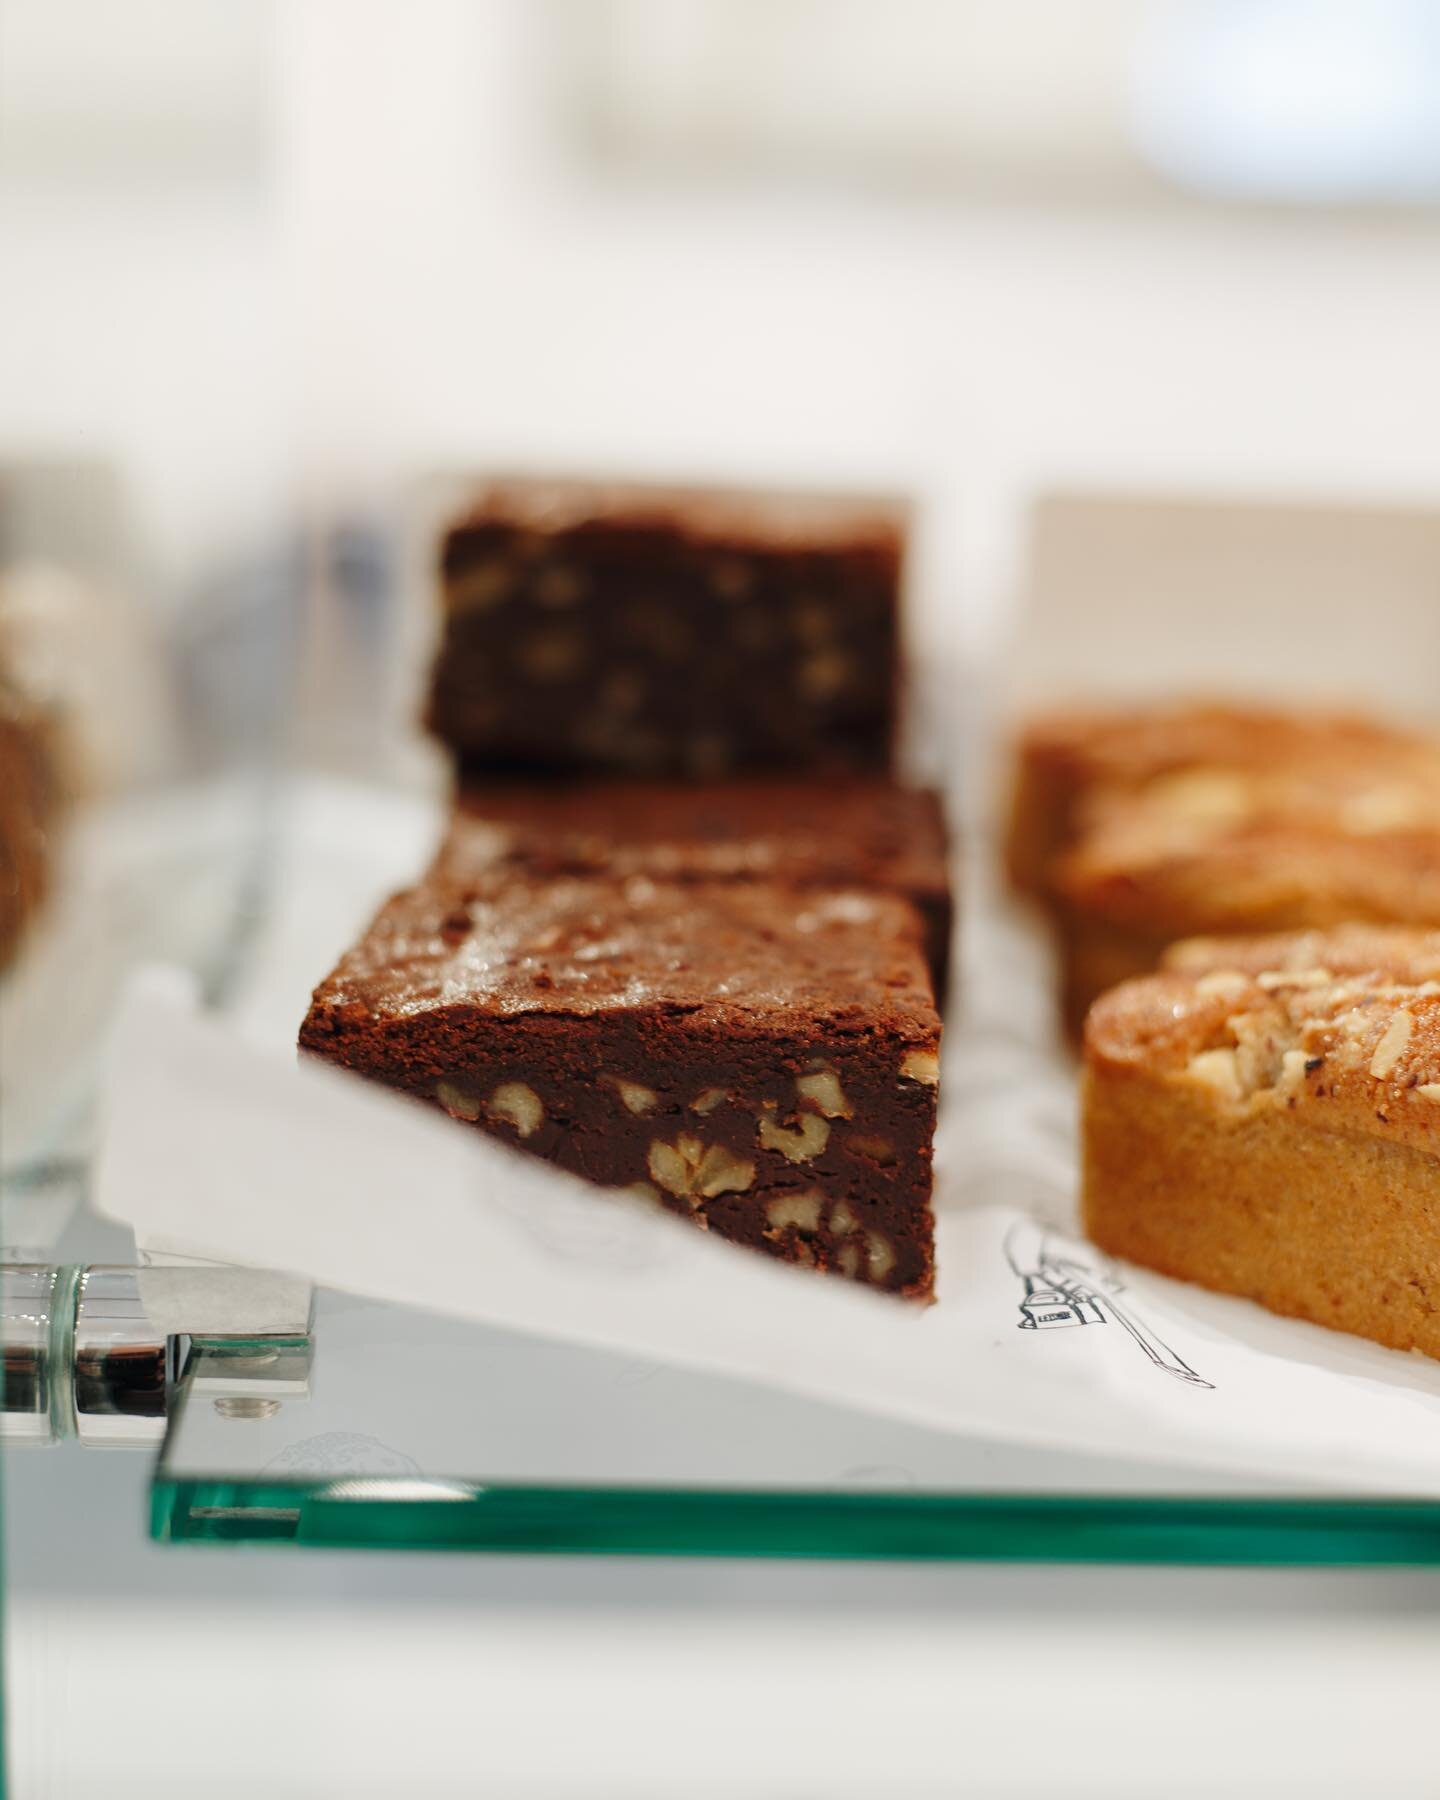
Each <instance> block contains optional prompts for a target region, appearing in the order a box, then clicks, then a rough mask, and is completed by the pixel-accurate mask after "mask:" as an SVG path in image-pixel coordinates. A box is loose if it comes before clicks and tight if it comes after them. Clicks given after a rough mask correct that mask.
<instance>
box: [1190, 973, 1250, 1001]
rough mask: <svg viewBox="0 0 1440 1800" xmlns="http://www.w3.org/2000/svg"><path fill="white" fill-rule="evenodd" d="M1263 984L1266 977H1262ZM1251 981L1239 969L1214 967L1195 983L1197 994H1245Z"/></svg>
mask: <svg viewBox="0 0 1440 1800" xmlns="http://www.w3.org/2000/svg"><path fill="white" fill-rule="evenodd" d="M1260 982H1261V985H1262V986H1263V985H1264V983H1265V977H1264V976H1263V975H1262V976H1261V977H1260ZM1249 985H1250V983H1249V982H1248V981H1247V980H1246V979H1245V977H1244V976H1243V975H1242V974H1241V973H1240V971H1239V970H1238V969H1212V970H1211V972H1210V973H1209V974H1208V975H1202V976H1201V977H1200V979H1199V980H1198V981H1197V982H1196V983H1195V992H1196V993H1197V994H1205V995H1210V994H1243V993H1244V991H1245V989H1246V988H1248V987H1249Z"/></svg>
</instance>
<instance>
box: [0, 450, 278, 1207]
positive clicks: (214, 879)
mask: <svg viewBox="0 0 1440 1800" xmlns="http://www.w3.org/2000/svg"><path fill="white" fill-rule="evenodd" d="M296 562H297V559H296V557H295V556H294V554H293V552H292V551H291V550H290V549H289V548H288V547H287V546H279V547H276V546H262V547H260V548H259V549H256V550H251V551H248V552H247V553H246V555H245V556H243V557H241V558H232V559H230V560H228V561H226V562H223V563H219V564H218V565H216V566H212V567H209V568H207V569H206V570H205V571H204V572H203V576H202V578H201V579H199V580H198V581H193V582H191V583H190V584H188V585H187V586H186V587H185V588H184V589H183V590H182V591H179V592H164V591H162V588H161V584H159V583H157V582H155V581H154V580H153V579H151V578H149V577H148V576H147V573H146V570H145V566H144V559H143V557H142V556H141V555H140V554H139V553H138V551H137V547H136V542H135V538H134V534H133V532H132V531H131V529H130V526H129V522H128V521H127V519H126V516H125V507H124V500H123V490H122V487H121V484H120V482H119V480H118V478H117V477H116V476H115V475H114V474H113V473H112V472H110V471H109V470H107V469H105V468H102V467H96V466H93V465H74V466H65V465H55V464H48V465H27V464H13V465H10V466H8V467H5V468H0V1122H3V1129H0V1177H3V1178H4V1179H5V1180H6V1181H7V1183H9V1184H15V1183H19V1184H21V1185H23V1184H24V1183H26V1182H27V1181H29V1180H30V1179H31V1177H33V1175H34V1173H35V1171H36V1170H37V1168H42V1167H46V1166H50V1165H53V1164H55V1163H56V1162H60V1163H64V1162H67V1161H80V1160H83V1158H84V1157H85V1156H86V1154H87V1153H88V1149H89V1144H90V1125H91V1118H92V1115H93V1103H94V1097H95V1089H96V1080H97V1075H98V1069H99V1058H100V1055H101V1053H102V1050H103V1044H104V1038H105V1031H106V1028H107V1025H108V1021H109V1017H110V1014H111V1011H112V1009H113V1007H114V1005H115V1002H116V1000H117V998H118V995H119V993H120V989H121V986H122V984H123V982H124V980H125V977H126V975H127V974H128V973H129V971H130V970H131V969H133V968H135V967H137V966H139V965H141V964H143V963H147V962H152V961H165V962H169V963H179V964H181V965H182V966H184V967H186V968H188V969H189V970H190V971H191V972H192V973H193V974H194V975H195V976H196V977H197V979H198V980H199V982H200V984H201V987H202V989H203V990H204V991H205V992H206V993H208V994H209V995H211V996H212V997H215V998H218V997H220V996H221V995H222V994H223V991H224V989H225V987H226V985H227V983H228V982H229V981H230V980H231V979H232V978H233V976H234V974H235V972H236V970H237V969H238V967H239V966H240V963H241V960H242V958H243V951H244V944H245V941H246V938H247V936H248V933H249V931H250V928H251V927H252V926H253V924H254V922H255V920H256V918H257V916H258V913H259V909H260V907H261V905H262V902H263V894H264V887H265V879H266V871H267V864H268V851H267V845H268V841H269V835H270V830H271V825H272V820H273V812H274V795H275V786H276V782H275V777H276V773H277V768H278V758H279V749H280V723H281V721H282V719H283V718H284V716H285V709H286V702H287V697H288V685H289V682H290V679H291V671H292V670H293V668H294V664H295V656H294V638H295V632H296V627H297V620H298V615H299V610H300V608H299V598H298V586H299V584H298V579H297V573H296Z"/></svg>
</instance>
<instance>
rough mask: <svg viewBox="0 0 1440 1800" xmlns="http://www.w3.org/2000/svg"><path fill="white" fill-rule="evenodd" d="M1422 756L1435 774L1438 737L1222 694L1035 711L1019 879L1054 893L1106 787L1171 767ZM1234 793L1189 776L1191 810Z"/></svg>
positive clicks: (1235, 768)
mask: <svg viewBox="0 0 1440 1800" xmlns="http://www.w3.org/2000/svg"><path fill="white" fill-rule="evenodd" d="M1412 759H1414V760H1416V761H1417V762H1418V763H1419V764H1422V765H1424V766H1425V767H1426V768H1427V769H1428V770H1430V772H1431V776H1432V778H1433V771H1434V767H1435V765H1436V763H1437V761H1440V747H1437V745H1436V744H1434V743H1432V742H1431V741H1430V740H1429V739H1427V738H1425V737H1423V736H1420V735H1418V734H1416V733H1413V732H1407V731H1400V730H1395V729H1393V728H1391V727H1388V726H1384V725H1380V724H1377V723H1376V722H1374V721H1373V720H1370V719H1366V718H1363V717H1360V716H1358V715H1356V714H1354V713H1343V712H1328V711H1316V710H1304V711H1296V710H1290V711H1282V710H1280V709H1277V708H1274V707H1257V706H1239V705H1231V704H1225V703H1222V702H1218V701H1213V700H1206V701H1175V702H1171V703H1167V704H1156V705H1151V706H1143V707H1138V706H1113V707H1105V706H1091V707H1081V706H1073V707H1063V708H1055V709H1052V710H1050V711H1047V712H1043V713H1038V714H1036V715H1035V716H1034V717H1033V718H1031V719H1029V720H1027V722H1026V724H1025V726H1024V729H1023V730H1022V731H1021V733H1020V737H1019V741H1018V743H1017V746H1016V753H1015V771H1014V780H1013V786H1012V790H1011V798H1010V811H1009V818H1008V822H1007V830H1006V846H1005V854H1006V863H1007V866H1008V868H1009V871H1010V877H1011V880H1012V882H1013V883H1014V885H1015V886H1016V887H1017V888H1019V889H1020V890H1021V891H1022V892H1024V893H1028V894H1031V895H1034V896H1037V897H1040V898H1044V897H1046V896H1047V895H1048V894H1049V891H1050V888H1051V881H1052V876H1053V873H1054V868H1055V864H1056V860H1057V859H1058V858H1059V857H1060V856H1061V855H1062V854H1063V853H1064V852H1065V851H1066V850H1068V849H1069V848H1070V847H1071V845H1072V844H1073V843H1074V842H1075V840H1076V838H1077V837H1078V836H1079V835H1080V834H1081V832H1082V831H1083V830H1084V828H1085V825H1086V823H1087V820H1088V816H1089V813H1090V810H1091V807H1092V804H1093V803H1094V802H1095V800H1096V799H1097V797H1101V798H1102V800H1109V799H1111V798H1113V797H1114V796H1116V795H1123V794H1127V793H1135V792H1138V791H1140V790H1142V789H1144V788H1146V787H1148V786H1149V785H1150V784H1151V783H1152V782H1154V781H1156V780H1158V779H1160V778H1162V777H1166V776H1179V777H1184V776H1188V775H1189V774H1190V773H1191V772H1197V771H1225V772H1236V773H1239V774H1243V773H1245V772H1247V771H1253V772H1263V771H1265V770H1267V769H1274V768H1277V767H1284V768H1288V769H1292V770H1304V769H1305V768H1307V767H1314V766H1315V765H1316V764H1325V765H1328V766H1341V767H1346V766H1348V767H1349V768H1351V769H1352V770H1355V771H1357V772H1358V771H1363V770H1366V769H1370V770H1373V771H1374V774H1375V778H1376V779H1377V780H1383V779H1384V778H1385V777H1386V775H1387V774H1388V773H1389V772H1391V771H1393V770H1394V769H1396V768H1402V769H1403V768H1405V767H1407V766H1409V765H1410V763H1411V761H1412ZM1184 785H1185V784H1182V790H1183V787H1184ZM1235 792H1236V790H1235V789H1234V788H1233V787H1231V788H1227V787H1226V786H1225V785H1224V784H1216V783H1212V782H1210V781H1209V780H1208V779H1204V778H1202V779H1200V780H1198V781H1196V782H1194V783H1193V784H1189V785H1188V796H1187V804H1188V806H1189V809H1190V811H1191V812H1192V814H1196V813H1200V812H1203V811H1205V810H1206V809H1207V808H1208V809H1210V810H1211V811H1216V810H1218V811H1219V812H1220V813H1221V814H1222V815H1223V814H1225V813H1227V812H1229V813H1232V814H1233V810H1234V805H1235V798H1234V796H1235ZM1243 803H1244V802H1243V796H1242V799H1241V804H1242V806H1243Z"/></svg>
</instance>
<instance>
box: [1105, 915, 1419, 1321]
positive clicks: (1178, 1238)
mask: <svg viewBox="0 0 1440 1800" xmlns="http://www.w3.org/2000/svg"><path fill="white" fill-rule="evenodd" d="M1168 962H1169V967H1167V969H1166V970H1165V971H1163V972H1161V973H1159V974H1154V975H1149V976H1146V977H1143V978H1141V979H1139V980H1135V981H1130V982H1126V983H1125V984H1123V985H1122V986H1120V987H1118V988H1116V989H1114V990H1113V991H1112V992H1110V993H1108V994H1106V995H1105V996H1104V997H1103V998H1102V999H1101V1000H1099V1001H1098V1002H1097V1003H1096V1005H1095V1007H1094V1008H1093V1010H1092V1011H1091V1013H1090V1016H1089V1019H1088V1020H1087V1021H1086V1026H1085V1069H1084V1080H1083V1098H1082V1136H1083V1194H1082V1205H1083V1215H1084V1222H1085V1229H1086V1231H1087V1232H1088V1233H1089V1235H1090V1236H1091V1237H1092V1238H1093V1239H1094V1241H1095V1242H1096V1243H1097V1244H1098V1245H1099V1246H1100V1247H1101V1248H1102V1249H1103V1250H1106V1251H1108V1252H1110V1253H1111V1254H1113V1255H1116V1256H1121V1257H1125V1258H1128V1259H1129V1260H1130V1261H1132V1262H1136V1263H1141V1264H1143V1265H1145V1266H1146V1267H1148V1268H1152V1269H1157V1270H1159V1271H1160V1272H1161V1273H1162V1274H1166V1275H1173V1276H1177V1277H1179V1278H1180V1279H1182V1280H1186V1281H1194V1282H1198V1283H1199V1284H1200V1285H1202V1286H1204V1287H1208V1288H1213V1289H1215V1290H1217V1291H1219V1292H1222V1293H1228V1294H1238V1295H1241V1296H1243V1297H1245V1298H1247V1299H1251V1300H1256V1301H1258V1302H1259V1303H1260V1304H1261V1305H1262V1306H1266V1307H1269V1308H1270V1310H1271V1311H1273V1312H1277V1313H1283V1314H1286V1315H1288V1316H1291V1317H1294V1318H1301V1319H1310V1320H1313V1321H1314V1322H1315V1323H1316V1324H1319V1325H1327V1326H1332V1327H1334V1328H1336V1329H1338V1330H1342V1331H1350V1332H1355V1333H1357V1334H1358V1335H1360V1336H1362V1337H1368V1338H1373V1339H1374V1340H1375V1341H1376V1342H1377V1343H1381V1344H1387V1345H1390V1346H1391V1347H1393V1348H1395V1349H1401V1350H1421V1351H1423V1352H1424V1353H1425V1354H1426V1355H1429V1356H1440V1231H1437V1229H1436V1220H1437V1204H1440V931H1436V932H1424V931H1413V930H1408V929H1394V930H1385V929H1378V928H1371V927H1351V928H1345V929H1341V930H1339V931H1336V932H1334V933H1325V932H1306V933H1303V934H1300V935H1298V936H1290V937H1283V936H1282V937H1267V938H1262V939H1258V940H1257V939H1245V938H1240V939H1235V940H1229V941H1226V940H1211V941H1208V942H1206V943H1203V944H1185V945H1180V946H1177V947H1176V948H1175V949H1173V950H1172V951H1171V952H1170V956H1169V958H1168Z"/></svg>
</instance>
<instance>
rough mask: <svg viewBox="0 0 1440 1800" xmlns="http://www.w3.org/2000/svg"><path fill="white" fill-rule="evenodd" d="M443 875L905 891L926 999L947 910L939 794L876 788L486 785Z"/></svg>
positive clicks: (850, 783)
mask: <svg viewBox="0 0 1440 1800" xmlns="http://www.w3.org/2000/svg"><path fill="white" fill-rule="evenodd" d="M435 868H436V872H437V873H438V874H439V875H440V876H441V877H443V878H455V879H460V880H474V879H479V878H488V877H490V876H493V875H494V874H496V873H497V872H500V871H504V870H506V869H518V870H522V871H524V872H526V873H528V874H530V875H535V876H538V875H545V874H584V873H597V874H608V875H612V876H617V877H627V876H631V875H644V876H649V877H651V878H652V879H656V880H674V881H708V880H721V881H723V880H745V881H776V882H779V883H781V884H783V885H786V886H790V887H826V886H828V887H864V888H872V889H878V890H880V891H882V892H890V893H898V894H903V895H905V896H906V897H907V898H908V899H909V900H911V901H912V902H913V903H914V904H915V906H916V907H917V909H918V910H919V912H920V914H921V917H922V918H923V919H924V921H925V927H926V946H927V952H928V954H929V957H930V963H931V968H932V971H933V973H934V977H935V989H936V992H937V994H940V995H943V994H944V992H945V985H946V973H947V963H948V953H949V947H950V934H951V919H952V904H951V895H950V880H949V871H948V850H947V843H946V833H945V820H944V814H943V811H942V808H941V803H940V796H939V795H938V794H936V793H934V792H933V791H931V790H928V789H921V788H905V787H899V786H896V785H895V784H894V783H892V782H889V781H886V780H883V779H870V778H844V779H840V780H835V781H822V780H815V779H811V780H805V781H793V780H781V779H768V780H755V779H751V780H746V781H725V782H713V783H708V784H705V785H704V786H698V787H690V786H675V785H673V784H670V783H664V782H649V781H599V782H589V783H584V784H572V783H536V782H528V783H526V782H497V781H492V782H487V783H484V784H472V785H471V786H470V787H469V788H467V789H465V790H463V791H462V792H461V794H460V797H459V802H458V805H457V807H456V812H455V816H454V818H453V819H452V821H451V824H450V828H449V831H448V832H447V834H446V838H445V842H444V844H443V845H442V847H441V850H440V853H439V856H438V857H437V859H436V864H435Z"/></svg>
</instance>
